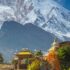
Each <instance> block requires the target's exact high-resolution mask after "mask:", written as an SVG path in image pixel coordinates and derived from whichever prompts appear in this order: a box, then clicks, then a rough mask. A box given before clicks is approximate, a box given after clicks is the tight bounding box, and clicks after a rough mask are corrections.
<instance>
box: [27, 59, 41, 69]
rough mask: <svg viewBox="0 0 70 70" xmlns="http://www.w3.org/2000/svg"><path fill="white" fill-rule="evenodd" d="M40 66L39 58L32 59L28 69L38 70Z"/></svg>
mask: <svg viewBox="0 0 70 70" xmlns="http://www.w3.org/2000/svg"><path fill="white" fill-rule="evenodd" d="M39 68H40V61H39V60H37V59H36V60H34V61H33V62H32V63H31V64H29V66H28V70H39Z"/></svg>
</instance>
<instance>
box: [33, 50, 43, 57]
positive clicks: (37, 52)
mask: <svg viewBox="0 0 70 70" xmlns="http://www.w3.org/2000/svg"><path fill="white" fill-rule="evenodd" d="M34 54H35V55H36V56H42V55H43V52H42V51H41V50H36V51H35V53H34Z"/></svg>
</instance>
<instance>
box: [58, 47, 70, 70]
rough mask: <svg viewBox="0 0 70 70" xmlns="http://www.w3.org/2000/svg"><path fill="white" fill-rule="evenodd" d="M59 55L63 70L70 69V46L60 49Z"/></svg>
mask: <svg viewBox="0 0 70 70" xmlns="http://www.w3.org/2000/svg"><path fill="white" fill-rule="evenodd" d="M57 55H58V58H59V60H60V63H61V70H64V69H65V70H68V69H69V67H70V46H64V47H61V48H59V49H58V50H57Z"/></svg>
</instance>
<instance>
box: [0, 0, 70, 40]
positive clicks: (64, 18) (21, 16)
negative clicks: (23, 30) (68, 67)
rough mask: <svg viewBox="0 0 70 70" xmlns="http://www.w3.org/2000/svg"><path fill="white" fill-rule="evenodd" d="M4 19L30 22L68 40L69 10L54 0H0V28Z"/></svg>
mask: <svg viewBox="0 0 70 70" xmlns="http://www.w3.org/2000/svg"><path fill="white" fill-rule="evenodd" d="M5 21H16V22H19V23H20V24H22V25H25V24H27V23H32V24H33V25H36V26H38V27H40V28H42V29H43V30H45V31H48V32H50V33H52V34H54V35H55V36H57V38H59V39H61V40H63V41H65V40H70V10H67V9H66V8H64V7H63V6H61V5H60V4H59V3H58V2H56V1H55V0H15V1H14V0H0V29H1V27H2V25H3V23H4V22H5Z"/></svg>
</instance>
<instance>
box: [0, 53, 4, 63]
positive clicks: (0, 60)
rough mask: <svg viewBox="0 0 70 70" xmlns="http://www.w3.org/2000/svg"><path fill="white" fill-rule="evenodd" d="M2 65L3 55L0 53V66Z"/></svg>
mask: <svg viewBox="0 0 70 70" xmlns="http://www.w3.org/2000/svg"><path fill="white" fill-rule="evenodd" d="M2 63H4V58H3V55H2V54H1V53H0V64H2Z"/></svg>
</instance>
